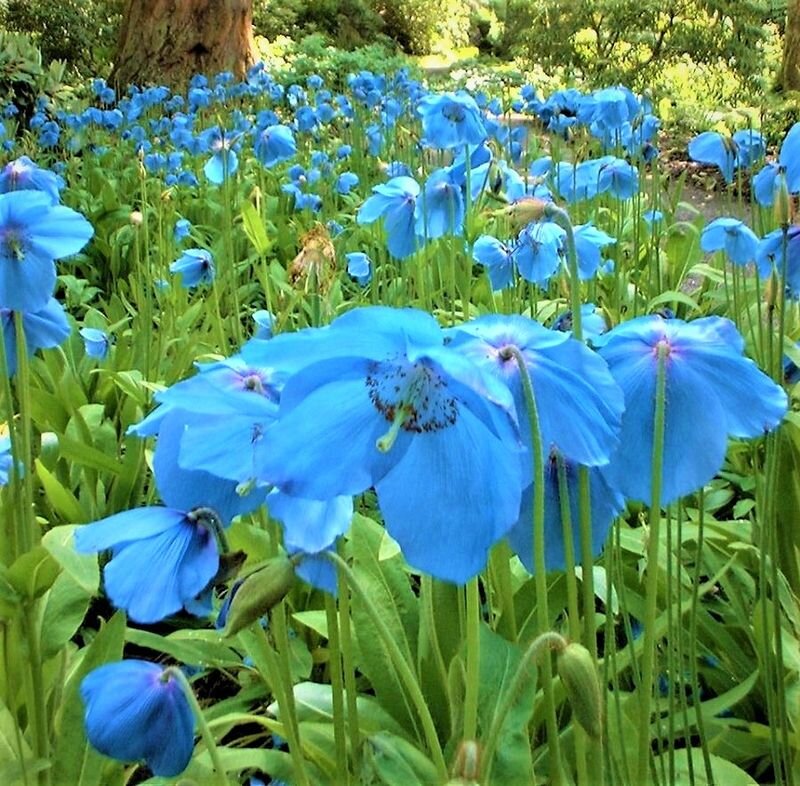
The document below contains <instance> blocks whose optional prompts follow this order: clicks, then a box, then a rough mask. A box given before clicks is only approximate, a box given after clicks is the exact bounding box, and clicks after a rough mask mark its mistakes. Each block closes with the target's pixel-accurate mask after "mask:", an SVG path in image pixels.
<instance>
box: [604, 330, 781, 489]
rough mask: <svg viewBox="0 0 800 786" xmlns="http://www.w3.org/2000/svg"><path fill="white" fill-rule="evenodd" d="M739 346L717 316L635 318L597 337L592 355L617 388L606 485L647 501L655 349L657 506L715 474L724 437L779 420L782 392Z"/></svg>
mask: <svg viewBox="0 0 800 786" xmlns="http://www.w3.org/2000/svg"><path fill="white" fill-rule="evenodd" d="M743 350H744V340H743V339H742V337H741V336H740V335H739V333H738V331H737V330H736V327H735V326H734V324H733V323H732V322H731V321H729V320H727V319H723V318H721V317H705V318H703V319H697V320H694V321H693V322H683V321H682V320H679V319H666V320H665V319H662V318H661V317H660V316H645V317H639V318H637V319H633V320H630V321H629V322H625V323H623V324H621V325H618V326H617V327H615V328H614V329H613V330H611V331H610V332H609V333H607V334H606V335H605V336H604V337H603V340H602V345H601V347H600V354H601V355H602V357H603V358H604V359H605V360H606V361H607V362H608V365H609V368H610V370H611V373H612V375H613V376H614V379H615V380H616V381H617V383H618V384H619V386H620V387H621V388H622V390H623V392H624V394H625V412H624V414H623V416H622V431H621V434H620V448H619V450H618V451H617V452H616V454H615V455H614V456H613V457H612V460H611V465H610V467H609V470H608V478H609V480H610V481H611V483H612V485H613V486H614V488H617V489H619V490H620V491H621V492H622V493H623V494H625V496H627V497H628V498H630V499H634V500H641V501H643V502H646V503H649V502H650V497H651V495H652V494H651V476H652V472H651V469H650V468H651V467H652V461H653V424H654V417H655V398H656V378H657V372H658V364H659V361H658V354H659V351H664V352H666V357H665V361H664V366H665V374H666V400H667V407H666V414H665V424H664V454H663V462H664V463H663V466H664V473H663V478H662V487H661V500H660V501H661V504H662V505H668V504H669V503H670V502H673V501H674V500H676V499H678V498H680V497H682V496H684V495H686V494H690V493H691V492H693V491H696V490H697V489H698V488H700V487H702V486H703V485H705V484H706V483H708V481H710V480H711V479H712V478H713V477H714V475H715V474H716V473H717V472H719V470H720V469H721V468H722V464H723V461H724V459H725V452H726V449H727V444H728V436H729V435H730V436H733V437H739V438H746V437H758V436H761V435H763V434H764V433H766V432H767V431H770V430H772V429H774V428H775V427H776V426H777V425H778V424H779V423H780V422H781V420H782V419H783V416H784V413H785V412H786V405H787V399H786V393H785V392H784V390H783V389H782V388H780V387H779V386H778V385H776V384H775V383H774V382H773V381H772V380H771V379H770V378H769V377H768V376H767V375H766V374H764V373H763V372H762V371H761V370H760V369H759V368H758V366H756V364H755V363H753V361H752V360H750V359H748V358H746V357H744V356H743V354H742V352H743Z"/></svg>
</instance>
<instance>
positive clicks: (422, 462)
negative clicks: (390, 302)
mask: <svg viewBox="0 0 800 786" xmlns="http://www.w3.org/2000/svg"><path fill="white" fill-rule="evenodd" d="M316 338H317V340H318V341H319V342H320V346H321V347H330V351H331V354H332V356H331V357H329V358H328V359H322V360H318V361H317V362H313V363H310V364H308V365H306V366H305V368H303V369H302V370H301V371H299V372H298V373H297V374H295V375H293V376H292V377H290V378H289V380H288V382H287V383H286V387H285V388H284V390H283V392H282V394H281V402H280V410H279V417H278V421H277V422H276V423H275V424H274V425H273V426H272V427H271V428H270V429H269V430H268V432H267V434H266V436H265V442H266V450H265V461H264V477H265V479H267V478H268V479H269V480H270V482H272V483H274V485H276V486H277V487H278V488H280V489H281V490H282V491H284V492H285V493H288V494H290V495H292V496H295V495H296V496H300V497H304V498H309V499H319V500H327V499H332V498H333V497H335V496H343V495H352V494H360V493H361V492H363V491H365V490H366V489H368V488H370V487H374V488H375V490H376V492H377V496H378V503H379V505H380V508H381V512H382V514H383V518H384V522H385V524H386V528H387V530H388V531H389V534H391V535H392V537H394V538H395V540H397V542H398V543H399V544H400V546H401V548H402V549H403V552H404V554H405V556H406V559H407V560H408V562H409V564H411V565H412V566H413V567H415V568H418V569H420V570H424V571H427V572H428V573H430V574H431V575H433V576H436V577H437V578H441V579H444V580H447V581H453V582H464V581H466V580H468V579H469V578H470V577H472V576H474V575H475V574H476V573H477V572H478V571H479V570H481V569H482V568H483V567H484V565H485V562H486V557H487V553H488V550H489V548H490V547H491V546H492V544H494V543H495V542H496V541H497V540H498V539H499V538H501V537H502V536H503V535H504V534H505V533H506V532H507V531H508V529H509V528H510V527H511V526H512V525H513V523H514V522H515V521H516V518H517V514H518V512H519V500H520V496H519V495H520V490H521V489H520V465H519V458H518V453H517V445H518V437H517V433H516V429H515V427H514V422H513V416H512V415H511V411H510V410H511V408H512V407H513V402H512V400H511V394H510V393H509V392H508V389H507V388H506V387H505V386H504V385H502V383H500V382H499V381H498V380H495V379H494V378H492V377H491V376H490V375H488V374H486V373H485V372H483V371H481V370H480V369H479V368H478V367H477V366H475V364H473V363H472V362H470V361H469V360H467V359H466V358H464V357H463V356H461V355H460V354H459V353H457V352H454V351H452V350H450V349H448V348H447V347H445V346H444V345H443V335H442V332H441V330H440V328H439V326H438V324H437V323H436V321H435V320H434V319H433V317H431V316H429V315H428V314H425V313H423V312H419V311H414V310H411V309H403V310H400V309H390V308H382V307H372V308H362V309H355V310H353V311H350V312H348V313H347V314H345V315H343V316H341V317H339V318H338V319H337V320H335V321H334V322H333V323H332V324H331V325H330V326H329V327H328V328H326V329H324V331H320V332H318V333H317V334H316ZM342 352H347V353H348V354H345V355H343V354H342ZM331 455H336V456H337V460H336V461H331V460H330V457H331Z"/></svg>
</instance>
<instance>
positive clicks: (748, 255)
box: [700, 217, 758, 265]
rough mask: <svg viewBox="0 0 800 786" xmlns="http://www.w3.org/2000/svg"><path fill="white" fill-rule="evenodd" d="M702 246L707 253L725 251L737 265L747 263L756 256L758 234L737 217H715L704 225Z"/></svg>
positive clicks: (701, 237) (701, 239) (701, 238)
mask: <svg viewBox="0 0 800 786" xmlns="http://www.w3.org/2000/svg"><path fill="white" fill-rule="evenodd" d="M700 248H702V249H703V251H705V252H706V253H711V252H713V251H723V250H724V251H725V253H726V254H727V255H728V259H730V261H731V262H734V263H736V264H737V265H746V264H747V263H748V262H752V261H753V260H754V259H755V257H756V250H757V249H758V236H757V235H756V233H755V232H753V230H752V229H750V227H749V226H747V225H746V224H745V223H744V222H743V221H740V220H739V219H737V218H728V217H723V218H715V219H714V220H713V221H711V222H710V223H708V224H706V226H705V227H703V232H702V234H701V235H700Z"/></svg>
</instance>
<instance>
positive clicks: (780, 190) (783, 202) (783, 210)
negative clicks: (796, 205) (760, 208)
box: [772, 172, 793, 228]
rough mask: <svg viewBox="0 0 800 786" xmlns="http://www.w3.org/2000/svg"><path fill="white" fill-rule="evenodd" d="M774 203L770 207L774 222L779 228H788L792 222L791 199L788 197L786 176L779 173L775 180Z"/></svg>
mask: <svg viewBox="0 0 800 786" xmlns="http://www.w3.org/2000/svg"><path fill="white" fill-rule="evenodd" d="M774 189H775V192H774V193H775V203H774V205H773V207H772V209H773V213H774V215H775V220H776V221H777V222H778V226H779V227H781V228H784V227H788V226H789V224H790V223H791V221H792V212H793V211H792V198H791V196H790V195H789V185H788V183H787V182H786V174H785V173H784V172H779V173H778V175H777V177H776V178H775V186H774Z"/></svg>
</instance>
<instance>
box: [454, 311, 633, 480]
mask: <svg viewBox="0 0 800 786" xmlns="http://www.w3.org/2000/svg"><path fill="white" fill-rule="evenodd" d="M448 335H449V336H450V338H451V342H450V346H451V347H452V348H453V349H455V350H456V351H458V352H460V353H461V354H463V355H465V356H466V357H468V358H469V359H470V360H472V361H473V362H475V363H476V364H478V365H479V366H480V367H481V368H483V369H484V370H485V371H487V372H489V373H491V374H493V375H495V376H497V377H498V378H499V379H501V380H502V381H503V382H504V384H505V385H507V386H508V388H509V390H510V391H511V394H512V396H513V399H514V405H515V409H516V415H517V419H518V421H519V424H520V433H521V435H522V440H523V443H524V444H525V446H526V451H525V453H524V454H523V463H524V470H523V478H525V479H526V481H525V483H524V485H527V483H528V482H529V481H530V478H531V476H532V472H533V469H532V467H533V461H532V456H531V449H532V448H531V442H530V426H529V425H528V424H529V420H528V412H527V408H526V406H525V401H524V396H523V388H522V381H521V378H520V370H519V367H518V365H517V362H516V360H515V359H514V357H513V356H512V355H509V354H508V348H509V347H515V348H516V349H517V350H518V351H519V352H520V354H521V355H522V357H523V359H524V361H525V364H526V366H527V370H528V373H529V374H530V380H531V385H532V387H533V394H534V398H535V400H536V409H537V413H538V417H539V429H540V431H541V435H542V444H543V446H544V450H545V451H547V452H548V453H549V451H550V450H551V449H555V450H557V451H559V453H560V454H561V455H563V456H565V457H566V458H567V459H569V460H570V461H574V462H577V463H580V464H584V465H586V466H598V465H602V464H607V463H608V461H609V458H610V456H611V454H612V453H613V451H614V449H615V448H616V447H617V444H618V439H617V434H618V432H619V428H620V418H621V416H622V409H623V403H622V392H621V391H620V389H619V387H618V386H617V384H616V383H615V382H614V380H613V379H612V377H611V374H610V373H609V371H608V368H607V366H606V364H605V362H604V361H603V360H602V359H601V358H600V357H599V356H598V355H597V354H596V353H595V352H593V351H591V350H590V349H589V348H588V347H586V346H585V345H584V344H582V343H581V342H580V341H576V340H575V339H574V338H572V336H571V335H569V334H568V333H564V332H559V331H554V330H549V329H548V328H546V327H544V326H542V325H540V324H539V323H538V322H535V321H534V320H532V319H528V318H527V317H522V316H517V315H511V316H506V315H494V314H493V315H489V316H484V317H479V318H478V319H473V320H472V321H470V322H467V323H465V324H463V325H459V326H458V327H456V328H453V329H451V330H450V331H448ZM545 458H546V456H545Z"/></svg>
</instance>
